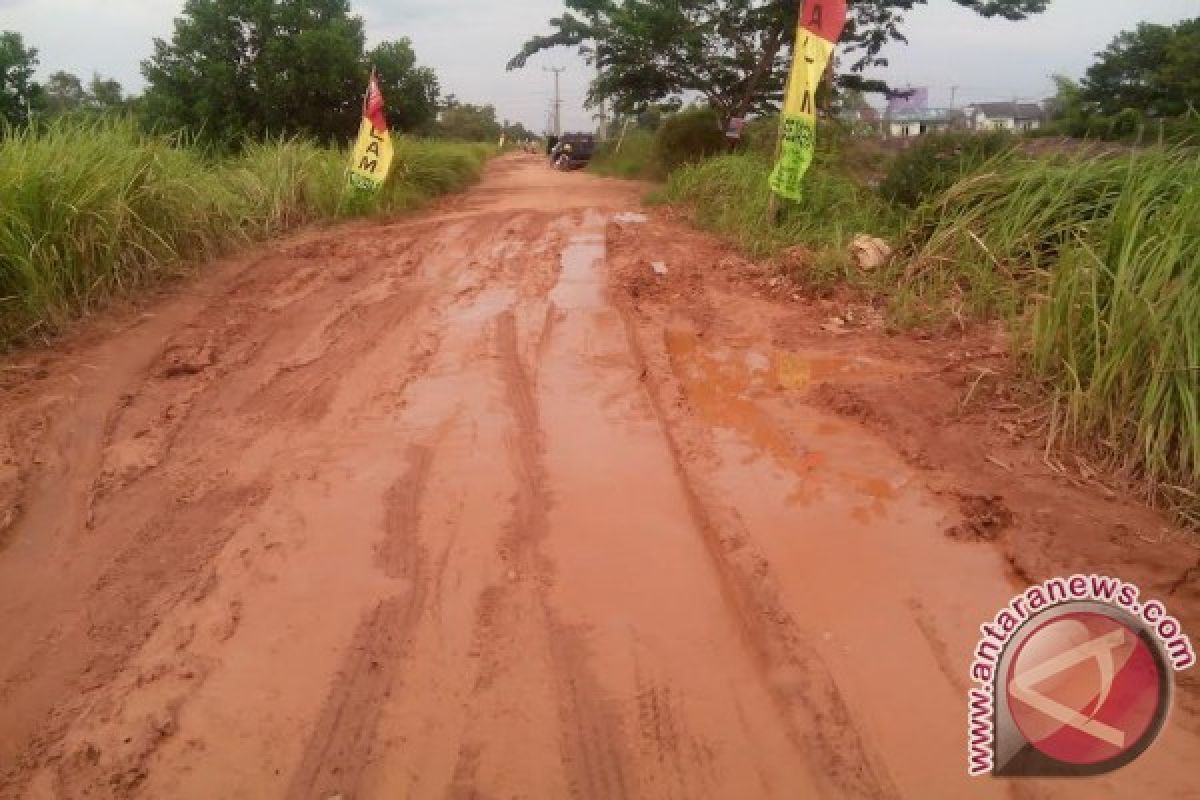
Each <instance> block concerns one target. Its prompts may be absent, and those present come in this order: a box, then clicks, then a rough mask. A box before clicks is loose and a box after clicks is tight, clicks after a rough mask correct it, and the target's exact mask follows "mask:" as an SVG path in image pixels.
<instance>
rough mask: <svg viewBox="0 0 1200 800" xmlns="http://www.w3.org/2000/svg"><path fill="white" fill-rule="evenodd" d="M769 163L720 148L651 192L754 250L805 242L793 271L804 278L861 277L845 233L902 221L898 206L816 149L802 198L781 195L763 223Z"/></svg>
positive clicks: (894, 227)
mask: <svg viewBox="0 0 1200 800" xmlns="http://www.w3.org/2000/svg"><path fill="white" fill-rule="evenodd" d="M770 171H771V165H770V162H769V161H768V160H767V159H766V158H765V157H764V156H763V155H761V154H760V153H758V152H754V151H745V152H741V153H735V154H732V155H726V156H718V157H716V158H710V159H708V160H706V161H702V162H700V163H699V164H692V165H688V166H684V167H681V168H680V169H677V170H675V171H674V172H672V173H671V175H670V177H669V178H668V179H667V183H666V186H665V187H664V189H663V190H662V191H661V192H660V193H659V194H658V195H657V197H656V199H657V200H659V201H661V202H667V203H672V204H675V205H679V206H682V207H685V208H687V209H689V210H690V211H691V213H692V216H693V220H694V221H695V222H696V224H697V225H699V226H700V227H702V228H706V229H708V230H712V231H714V232H716V233H719V234H722V235H723V236H725V237H727V238H729V239H731V240H733V241H734V242H736V243H737V244H738V246H739V247H740V248H741V249H742V250H744V251H745V252H746V253H747V254H748V255H750V256H752V257H755V258H762V257H769V256H773V255H776V254H778V253H779V252H780V251H782V250H785V249H787V248H790V247H794V246H796V245H803V246H804V247H806V248H808V249H809V250H811V251H812V253H813V257H812V258H811V259H809V261H808V263H807V264H806V265H805V266H804V267H803V268H802V271H801V272H799V273H798V274H796V275H794V276H793V277H795V278H796V279H797V280H799V281H800V282H801V283H804V284H807V285H816V286H825V285H829V284H830V283H832V282H836V281H841V280H847V279H857V278H858V277H862V276H856V274H855V273H856V271H855V270H854V269H852V265H851V262H850V256H849V253H848V246H849V243H850V240H851V239H853V238H854V236H855V235H857V234H860V233H867V234H870V235H872V236H882V237H884V238H888V237H889V235H891V234H894V233H896V232H897V231H898V230H899V229H900V227H901V217H900V216H899V215H898V214H897V212H895V211H894V210H893V209H892V208H890V207H889V206H888V205H887V204H886V203H884V202H883V201H882V200H880V199H879V197H878V196H877V195H876V194H875V192H873V191H872V190H870V189H869V188H867V187H865V186H862V185H861V184H859V183H858V182H857V181H856V180H854V179H853V178H852V177H851V176H850V175H848V174H847V173H846V172H845V171H844V170H843V169H842V168H841V167H840V166H839V165H838V163H837V160H836V157H835V156H833V155H830V154H828V153H818V158H817V162H816V163H814V164H813V167H812V169H811V170H810V172H809V174H808V176H807V177H806V179H805V183H804V198H803V199H802V200H801V201H800V202H799V203H790V202H789V203H784V204H783V210H782V213H781V215H780V220H779V224H777V225H771V224H768V219H767V214H768V205H769V203H770V199H771V193H770V189H769V188H768V185H767V177H768V175H769V174H770Z"/></svg>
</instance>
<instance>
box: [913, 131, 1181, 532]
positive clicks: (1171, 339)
mask: <svg viewBox="0 0 1200 800" xmlns="http://www.w3.org/2000/svg"><path fill="white" fill-rule="evenodd" d="M900 255H901V257H900V258H899V259H897V260H896V261H895V262H894V273H893V275H892V278H893V279H894V280H895V281H896V284H897V285H898V286H899V287H900V289H899V295H898V301H897V302H899V303H901V304H907V305H911V304H913V303H917V304H923V305H924V306H925V307H926V309H928V310H929V311H931V312H934V313H936V310H937V309H938V308H944V307H945V306H946V305H947V304H948V303H952V304H955V305H956V306H957V307H958V308H959V309H960V313H962V314H964V315H965V316H972V317H1007V318H1009V319H1011V320H1013V321H1014V327H1015V330H1016V331H1017V332H1018V338H1017V351H1018V353H1019V354H1020V355H1021V356H1022V358H1023V360H1024V363H1025V366H1026V367H1027V368H1028V370H1029V373H1030V375H1031V376H1032V377H1033V378H1034V379H1036V380H1038V381H1040V382H1042V383H1043V384H1044V386H1045V387H1046V389H1047V391H1048V392H1049V395H1050V397H1051V399H1052V401H1053V402H1052V408H1053V415H1052V416H1053V419H1052V434H1051V436H1052V439H1053V443H1055V444H1059V445H1070V446H1073V447H1083V448H1085V449H1088V450H1090V451H1093V452H1095V453H1096V454H1097V455H1099V456H1100V457H1101V458H1102V459H1103V460H1104V461H1105V462H1106V463H1107V464H1108V465H1109V466H1111V467H1114V468H1116V469H1119V470H1121V471H1123V472H1124V473H1125V474H1127V475H1129V476H1131V477H1134V478H1137V479H1139V480H1141V481H1143V482H1144V483H1145V485H1146V487H1147V488H1148V491H1149V493H1150V494H1151V495H1152V496H1154V497H1157V498H1163V499H1167V500H1170V501H1171V502H1172V504H1173V505H1175V506H1176V507H1177V508H1178V509H1179V510H1180V511H1181V513H1182V514H1183V515H1184V516H1185V517H1187V518H1188V519H1189V520H1190V521H1191V522H1193V523H1196V522H1200V502H1197V501H1198V500H1200V497H1198V492H1200V399H1198V397H1200V154H1198V153H1197V151H1196V150H1193V149H1184V148H1175V149H1153V150H1145V151H1140V152H1138V153H1135V154H1131V155H1126V156H1121V157H1111V156H1109V157H1102V156H1086V155H1077V156H1073V157H1060V158H1057V159H1055V160H1052V161H1045V160H1033V159H1028V158H1022V157H1020V156H1018V155H1015V154H1010V155H1006V156H1002V157H1000V158H997V159H995V160H993V161H991V162H989V163H988V164H987V165H985V167H984V168H983V170H982V171H981V172H980V173H978V174H976V175H974V176H971V177H968V178H966V179H964V180H962V181H960V182H959V183H957V184H956V185H954V186H953V187H951V188H950V189H949V190H948V191H946V192H945V193H944V194H943V195H941V196H940V197H939V198H937V199H936V200H934V201H932V202H929V203H927V204H925V205H924V206H921V207H920V208H919V209H918V210H917V211H916V213H915V214H914V217H913V219H912V222H911V224H910V226H909V231H908V234H907V236H906V239H905V243H904V247H903V248H902V250H901V254H900Z"/></svg>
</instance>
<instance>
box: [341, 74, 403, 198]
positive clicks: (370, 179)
mask: <svg viewBox="0 0 1200 800" xmlns="http://www.w3.org/2000/svg"><path fill="white" fill-rule="evenodd" d="M392 153H393V150H392V135H391V133H390V132H389V131H388V126H387V117H386V116H384V113H383V92H381V91H380V90H379V81H378V80H377V78H376V76H375V70H371V82H370V84H368V86H367V96H366V98H365V99H364V100H363V118H362V123H360V124H359V126H358V141H357V142H355V143H354V150H353V151H352V152H351V153H350V185H351V186H353V187H355V188H356V189H364V190H366V191H375V190H376V189H378V188H379V187H380V186H382V185H383V182H384V181H385V180H387V176H388V171H389V170H390V169H391V168H392Z"/></svg>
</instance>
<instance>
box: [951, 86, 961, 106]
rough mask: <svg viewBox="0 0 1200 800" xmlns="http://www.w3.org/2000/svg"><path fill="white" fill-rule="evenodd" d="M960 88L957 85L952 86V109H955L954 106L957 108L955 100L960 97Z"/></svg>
mask: <svg viewBox="0 0 1200 800" xmlns="http://www.w3.org/2000/svg"><path fill="white" fill-rule="evenodd" d="M958 89H959V87H957V86H951V87H950V109H951V110H954V108H955V105H954V101H955V99H957V97H958Z"/></svg>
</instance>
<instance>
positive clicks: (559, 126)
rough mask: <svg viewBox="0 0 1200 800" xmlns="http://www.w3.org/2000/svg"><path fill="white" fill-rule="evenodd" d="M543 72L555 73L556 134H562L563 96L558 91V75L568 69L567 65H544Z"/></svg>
mask: <svg viewBox="0 0 1200 800" xmlns="http://www.w3.org/2000/svg"><path fill="white" fill-rule="evenodd" d="M542 71H543V72H553V73H554V135H555V136H556V137H557V136H562V98H561V96H560V95H559V93H558V76H559V75H561V74H562V73H564V72H566V71H567V68H566V67H542Z"/></svg>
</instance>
